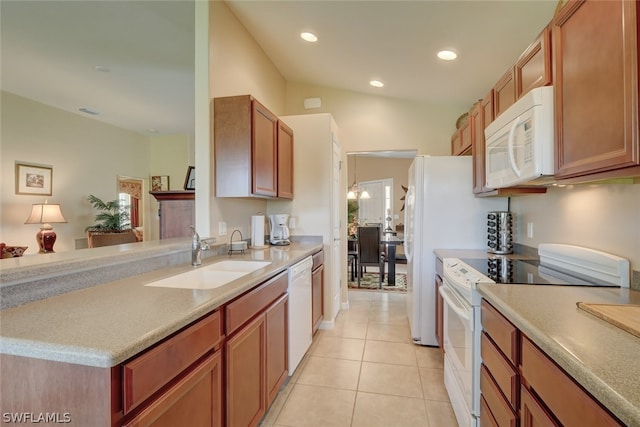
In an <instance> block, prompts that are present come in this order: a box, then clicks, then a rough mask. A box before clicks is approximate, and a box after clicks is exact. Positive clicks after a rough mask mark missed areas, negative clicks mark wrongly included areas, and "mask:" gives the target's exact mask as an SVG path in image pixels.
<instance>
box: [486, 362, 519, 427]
mask: <svg viewBox="0 0 640 427" xmlns="http://www.w3.org/2000/svg"><path fill="white" fill-rule="evenodd" d="M480 390H481V392H482V397H484V400H485V401H486V403H487V406H488V408H489V410H490V412H491V414H492V415H493V418H494V419H495V421H496V423H497V424H498V425H499V426H511V427H515V426H516V425H517V421H518V416H517V415H516V413H515V412H514V411H513V409H511V405H509V403H508V402H507V401H506V400H505V398H504V396H503V395H502V393H500V389H499V388H498V386H497V385H496V383H495V382H494V381H493V378H491V374H489V371H487V367H486V366H484V365H482V368H481V369H480Z"/></svg>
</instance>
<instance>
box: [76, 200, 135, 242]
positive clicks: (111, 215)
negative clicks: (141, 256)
mask: <svg viewBox="0 0 640 427" xmlns="http://www.w3.org/2000/svg"><path fill="white" fill-rule="evenodd" d="M87 199H88V200H89V203H91V206H93V208H94V209H97V210H98V211H99V213H98V214H97V215H96V217H95V221H96V222H97V223H96V224H94V225H90V226H88V227H87V228H85V231H86V232H87V238H88V246H89V247H90V248H94V247H97V246H107V245H116V244H120V243H131V242H135V241H136V237H135V234H134V233H133V230H132V229H131V222H130V221H129V210H128V209H127V207H126V206H122V205H120V203H119V202H118V200H111V201H110V202H105V201H103V200H102V199H100V198H98V197H96V196H94V195H93V194H90V195H89V196H88V197H87Z"/></svg>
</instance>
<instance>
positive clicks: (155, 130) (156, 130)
mask: <svg viewBox="0 0 640 427" xmlns="http://www.w3.org/2000/svg"><path fill="white" fill-rule="evenodd" d="M147 132H149V133H158V129H147Z"/></svg>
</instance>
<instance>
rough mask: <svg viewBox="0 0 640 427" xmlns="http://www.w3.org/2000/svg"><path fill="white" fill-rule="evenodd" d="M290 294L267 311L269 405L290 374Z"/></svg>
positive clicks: (266, 342) (266, 343)
mask: <svg viewBox="0 0 640 427" xmlns="http://www.w3.org/2000/svg"><path fill="white" fill-rule="evenodd" d="M288 314H289V294H285V295H283V296H282V297H281V298H280V299H279V300H278V301H276V302H275V303H273V304H272V305H271V307H269V308H268V309H267V311H266V312H265V317H266V319H265V321H266V325H265V329H266V341H265V345H266V356H267V361H266V376H267V407H269V405H270V404H271V402H273V400H274V399H275V397H276V396H277V395H278V392H279V391H280V387H281V386H282V384H283V383H284V381H285V380H286V379H287V375H288V368H289V365H288V356H287V340H288V323H289V316H288Z"/></svg>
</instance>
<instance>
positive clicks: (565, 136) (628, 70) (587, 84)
mask: <svg viewBox="0 0 640 427" xmlns="http://www.w3.org/2000/svg"><path fill="white" fill-rule="evenodd" d="M636 24H637V23H636V2H634V1H620V0H617V1H584V2H582V1H577V2H571V3H569V4H567V5H566V6H565V7H563V8H562V9H561V11H560V13H559V14H558V16H557V17H555V18H554V21H553V37H552V40H553V49H552V50H553V55H554V74H553V81H554V84H555V107H556V144H557V153H556V154H557V155H556V172H555V176H556V178H567V177H573V176H580V175H586V174H589V173H593V172H602V171H610V170H614V169H619V168H623V167H628V166H634V165H638V164H640V160H639V158H640V153H639V152H640V147H639V144H640V142H639V140H638V134H637V132H638V124H637V122H638V113H637V107H638V75H637V60H638V58H637V43H636V29H637V25H636ZM594 28H598V29H599V30H598V31H593V29H594Z"/></svg>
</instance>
